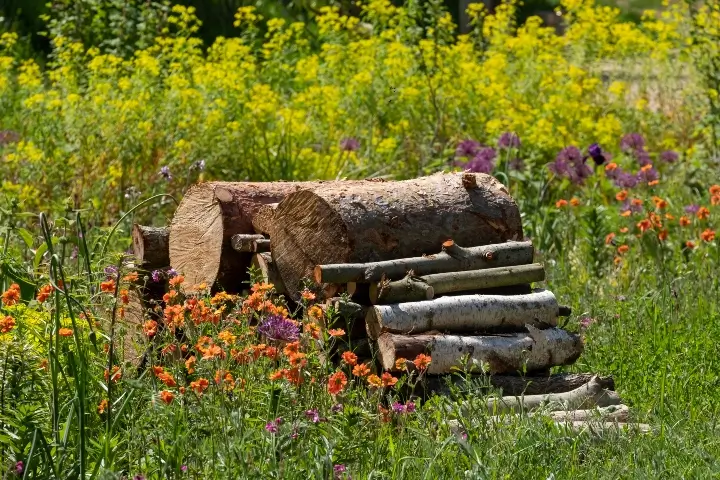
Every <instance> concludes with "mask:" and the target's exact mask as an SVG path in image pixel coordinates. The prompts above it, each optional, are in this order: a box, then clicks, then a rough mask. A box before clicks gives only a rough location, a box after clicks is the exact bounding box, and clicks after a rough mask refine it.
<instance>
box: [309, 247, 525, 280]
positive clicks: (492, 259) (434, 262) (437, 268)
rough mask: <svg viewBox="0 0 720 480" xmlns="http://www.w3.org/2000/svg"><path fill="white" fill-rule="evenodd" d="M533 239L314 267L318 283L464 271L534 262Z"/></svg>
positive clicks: (399, 277) (314, 275) (394, 278)
mask: <svg viewBox="0 0 720 480" xmlns="http://www.w3.org/2000/svg"><path fill="white" fill-rule="evenodd" d="M533 255H534V248H533V245H532V242H514V241H511V242H505V243H501V244H493V245H485V246H480V247H470V248H462V249H461V253H460V254H457V253H456V254H453V255H451V254H450V253H448V252H447V251H442V252H439V253H436V254H434V255H425V256H421V257H414V258H400V259H396V260H388V261H382V262H370V263H341V264H327V265H317V266H315V269H314V271H313V277H314V279H315V282H316V283H346V282H367V283H374V282H379V281H380V280H382V279H383V277H385V278H387V279H389V280H397V279H401V278H403V277H404V276H406V275H407V273H408V272H409V271H411V270H412V272H413V273H414V274H415V275H417V276H422V275H431V274H435V273H445V272H463V271H468V270H478V269H485V268H494V267H505V266H510V265H525V264H529V263H532V261H533Z"/></svg>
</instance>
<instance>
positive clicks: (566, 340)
mask: <svg viewBox="0 0 720 480" xmlns="http://www.w3.org/2000/svg"><path fill="white" fill-rule="evenodd" d="M526 328H527V329H528V331H529V333H516V334H508V335H489V336H457V335H415V336H407V335H395V334H392V333H384V334H382V335H380V337H379V338H378V350H379V357H380V361H381V363H382V366H383V368H384V369H386V370H394V369H395V360H396V359H398V358H406V359H409V360H412V359H414V358H415V357H416V356H417V355H418V354H420V353H425V354H428V355H430V356H431V357H432V362H431V363H430V366H429V367H428V370H427V373H428V374H429V375H434V374H445V373H450V372H452V371H453V370H455V369H456V368H460V369H462V368H463V367H464V368H466V369H470V368H471V366H472V365H473V361H477V362H484V363H485V364H486V365H487V368H488V373H490V374H498V373H516V372H519V371H522V370H523V368H526V369H527V371H529V372H532V371H537V370H542V369H546V368H550V367H554V366H559V365H569V364H572V363H573V362H575V360H577V359H578V358H579V357H580V355H581V354H582V351H583V343H582V340H581V339H580V336H579V335H575V334H572V333H569V332H567V331H565V330H561V329H559V328H550V329H547V330H539V329H537V328H535V327H533V326H532V325H527V326H526ZM466 355H467V356H469V359H468V362H467V364H466V365H461V359H462V358H463V357H464V356H466Z"/></svg>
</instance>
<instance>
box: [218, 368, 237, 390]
mask: <svg viewBox="0 0 720 480" xmlns="http://www.w3.org/2000/svg"><path fill="white" fill-rule="evenodd" d="M215 383H217V384H218V385H220V384H221V383H222V384H224V385H225V390H232V389H233V388H235V379H234V378H233V376H232V373H230V372H228V371H227V370H218V371H217V372H215Z"/></svg>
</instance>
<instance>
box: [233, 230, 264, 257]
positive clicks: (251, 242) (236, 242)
mask: <svg viewBox="0 0 720 480" xmlns="http://www.w3.org/2000/svg"><path fill="white" fill-rule="evenodd" d="M257 240H265V237H263V236H262V235H257V234H250V235H247V234H242V233H238V234H237V235H233V236H232V238H231V239H230V245H232V248H233V250H235V251H236V252H243V253H257V249H256V247H255V242H256V241H257Z"/></svg>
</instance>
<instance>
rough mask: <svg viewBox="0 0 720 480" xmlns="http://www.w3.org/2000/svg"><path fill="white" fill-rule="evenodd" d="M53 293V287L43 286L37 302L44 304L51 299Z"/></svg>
mask: <svg viewBox="0 0 720 480" xmlns="http://www.w3.org/2000/svg"><path fill="white" fill-rule="evenodd" d="M52 291H53V286H52V285H43V286H42V287H41V288H40V291H39V292H38V295H37V301H38V302H40V303H43V302H44V301H45V300H47V299H48V298H49V297H50V294H51V293H52Z"/></svg>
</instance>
